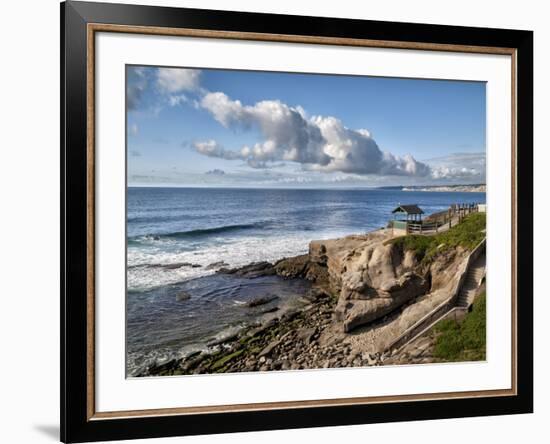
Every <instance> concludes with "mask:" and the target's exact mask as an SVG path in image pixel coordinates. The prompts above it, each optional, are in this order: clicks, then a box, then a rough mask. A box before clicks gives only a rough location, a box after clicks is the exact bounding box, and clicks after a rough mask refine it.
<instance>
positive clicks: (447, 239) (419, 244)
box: [389, 213, 485, 263]
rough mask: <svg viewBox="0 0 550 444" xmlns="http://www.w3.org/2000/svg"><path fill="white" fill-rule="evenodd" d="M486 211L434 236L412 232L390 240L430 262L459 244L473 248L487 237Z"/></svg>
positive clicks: (420, 258) (466, 218) (425, 261)
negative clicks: (485, 230)
mask: <svg viewBox="0 0 550 444" xmlns="http://www.w3.org/2000/svg"><path fill="white" fill-rule="evenodd" d="M484 229H485V213H473V214H470V215H468V216H466V217H465V218H464V220H463V221H462V222H461V223H460V224H458V225H456V226H454V227H452V228H451V229H450V230H448V231H445V232H443V233H439V234H435V235H433V236H421V235H416V234H410V235H407V236H401V237H397V238H395V239H392V240H390V241H389V242H393V243H394V244H395V245H400V246H401V247H402V248H403V249H404V250H412V251H414V252H415V254H416V257H417V259H418V260H421V261H422V262H424V263H429V262H430V261H431V260H432V259H433V258H434V257H435V256H436V255H437V254H439V253H442V252H444V251H447V250H449V249H452V248H456V247H458V246H461V247H464V248H466V249H469V250H472V249H473V248H474V247H475V246H476V245H477V244H478V243H479V242H481V240H482V239H483V238H484V237H485V232H484Z"/></svg>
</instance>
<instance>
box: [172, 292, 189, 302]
mask: <svg viewBox="0 0 550 444" xmlns="http://www.w3.org/2000/svg"><path fill="white" fill-rule="evenodd" d="M188 299H191V295H190V294H189V293H187V292H186V291H180V292H179V293H178V294H177V295H176V301H178V302H180V301H187V300H188Z"/></svg>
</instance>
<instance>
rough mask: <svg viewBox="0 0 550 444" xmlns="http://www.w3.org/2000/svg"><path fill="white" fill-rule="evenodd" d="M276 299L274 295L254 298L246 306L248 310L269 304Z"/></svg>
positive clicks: (277, 297)
mask: <svg viewBox="0 0 550 444" xmlns="http://www.w3.org/2000/svg"><path fill="white" fill-rule="evenodd" d="M276 299H279V296H277V295H274V294H271V295H268V296H260V297H257V298H254V299H252V300H251V301H249V302H248V303H247V304H246V306H247V307H250V308H252V307H258V306H260V305H266V304H269V303H270V302H273V301H274V300H276Z"/></svg>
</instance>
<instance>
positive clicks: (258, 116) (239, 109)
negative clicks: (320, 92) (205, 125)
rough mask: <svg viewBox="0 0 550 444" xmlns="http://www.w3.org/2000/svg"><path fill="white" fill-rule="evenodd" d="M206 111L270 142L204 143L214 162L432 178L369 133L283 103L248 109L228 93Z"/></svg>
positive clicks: (208, 99)
mask: <svg viewBox="0 0 550 444" xmlns="http://www.w3.org/2000/svg"><path fill="white" fill-rule="evenodd" d="M200 105H201V106H202V107H203V108H204V109H206V110H207V111H209V112H210V113H211V114H212V116H213V117H214V119H216V120H217V121H218V122H220V123H221V124H222V125H223V126H225V127H227V128H241V129H245V130H246V129H250V128H253V127H255V128H258V129H259V130H260V132H261V134H262V136H263V137H264V140H263V141H262V142H259V143H256V144H254V145H253V146H248V145H245V146H243V147H242V148H241V149H239V150H226V149H223V148H221V147H219V145H217V144H216V142H215V141H213V140H210V141H207V142H199V143H198V144H195V149H196V150H197V151H198V152H200V153H202V154H205V155H207V156H210V157H220V158H224V159H229V160H233V159H242V160H245V161H246V162H247V163H248V165H249V166H251V167H255V168H265V167H266V166H268V165H269V163H271V162H277V161H291V162H297V163H299V164H301V165H302V167H303V168H304V169H306V170H314V171H322V172H334V171H337V172H343V173H352V174H359V175H366V174H375V175H376V174H379V175H399V176H421V177H424V176H428V175H429V174H430V167H429V166H428V165H426V164H424V163H422V162H418V161H417V160H415V159H414V158H413V157H412V156H410V155H408V156H404V157H400V156H396V155H394V154H391V153H389V152H383V151H382V150H381V149H380V148H379V147H378V145H377V144H376V142H375V140H374V139H373V138H372V137H371V135H370V133H369V132H368V131H367V130H365V129H359V130H352V129H349V128H347V127H345V126H344V125H343V123H342V122H341V121H340V120H339V119H337V118H335V117H323V116H314V117H311V118H310V117H308V116H307V114H306V112H305V111H304V110H303V109H302V108H301V107H292V106H288V105H286V104H284V103H282V102H280V101H278V100H264V101H260V102H257V103H256V104H254V105H252V106H245V105H243V104H242V103H241V102H240V101H239V100H232V99H230V98H229V97H228V96H227V95H226V94H224V93H222V92H213V93H207V94H205V95H204V97H203V98H202V100H201V102H200Z"/></svg>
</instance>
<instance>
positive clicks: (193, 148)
mask: <svg viewBox="0 0 550 444" xmlns="http://www.w3.org/2000/svg"><path fill="white" fill-rule="evenodd" d="M61 31H62V32H61V34H62V42H61V43H62V61H61V63H62V70H61V71H62V79H61V82H62V88H61V90H62V97H61V102H62V116H61V120H62V128H61V134H62V146H61V165H62V175H61V185H62V186H61V189H62V195H61V204H62V205H61V207H62V217H61V220H62V245H61V252H62V259H61V260H62V262H61V277H62V279H61V282H62V288H61V310H62V312H61V336H62V339H61V359H62V360H61V406H62V408H61V434H62V440H63V441H65V442H82V441H97V440H111V439H130V438H147V437H160V436H175V435H193V434H205V433H226V432H237V431H249V430H250V431H252V430H268V429H281V428H299V427H319V426H334V425H347V424H365V423H375V422H389V421H403V420H422V419H435V418H450V417H457V416H463V417H466V416H480V415H501V414H517V413H529V412H531V411H532V408H533V407H532V406H533V377H532V371H533V348H532V346H533V341H532V308H533V305H532V304H533V300H532V298H533V292H532V252H533V240H532V235H533V228H532V224H533V218H532V202H533V190H532V149H533V145H532V142H533V140H532V137H533V136H532V123H533V115H532V109H533V71H532V69H533V34H532V32H530V31H520V30H505V29H485V28H466V27H454V26H453V27H451V26H441V25H425V24H409V23H391V22H376V21H363V20H351V19H332V18H318V17H298V16H285V15H269V14H256V13H242V12H221V11H206V10H196V9H178V8H164V7H150V6H130V5H117V4H101V3H86V2H66V3H63V4H62V5H61Z"/></svg>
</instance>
